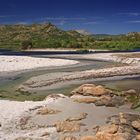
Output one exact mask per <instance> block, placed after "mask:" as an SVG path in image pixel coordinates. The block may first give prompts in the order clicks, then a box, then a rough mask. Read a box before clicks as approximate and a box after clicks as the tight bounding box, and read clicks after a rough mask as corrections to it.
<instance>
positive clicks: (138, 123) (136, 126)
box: [132, 120, 140, 131]
mask: <svg viewBox="0 0 140 140" xmlns="http://www.w3.org/2000/svg"><path fill="white" fill-rule="evenodd" d="M132 127H133V128H134V129H136V130H137V131H140V120H136V121H133V122H132Z"/></svg>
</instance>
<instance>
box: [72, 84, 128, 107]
mask: <svg viewBox="0 0 140 140" xmlns="http://www.w3.org/2000/svg"><path fill="white" fill-rule="evenodd" d="M72 94H74V95H72V96H71V99H73V100H74V101H76V102H79V103H94V104H95V105H96V106H111V107H112V106H121V105H123V104H124V102H125V98H123V97H121V96H118V95H116V93H113V91H111V90H109V89H106V88H105V87H103V86H100V85H99V86H96V85H94V84H84V85H82V86H80V87H78V88H76V89H74V90H73V91H72Z"/></svg>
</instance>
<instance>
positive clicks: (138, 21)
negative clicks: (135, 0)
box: [128, 20, 140, 23]
mask: <svg viewBox="0 0 140 140" xmlns="http://www.w3.org/2000/svg"><path fill="white" fill-rule="evenodd" d="M128 23H140V20H132V21H128Z"/></svg>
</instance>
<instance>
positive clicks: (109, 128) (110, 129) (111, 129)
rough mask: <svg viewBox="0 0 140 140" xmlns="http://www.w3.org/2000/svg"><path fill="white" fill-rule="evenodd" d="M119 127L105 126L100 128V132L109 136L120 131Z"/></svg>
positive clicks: (113, 125)
mask: <svg viewBox="0 0 140 140" xmlns="http://www.w3.org/2000/svg"><path fill="white" fill-rule="evenodd" d="M118 128H119V126H118V125H115V124H111V125H105V126H102V127H100V128H99V130H98V131H99V132H104V133H109V134H115V133H117V131H118Z"/></svg>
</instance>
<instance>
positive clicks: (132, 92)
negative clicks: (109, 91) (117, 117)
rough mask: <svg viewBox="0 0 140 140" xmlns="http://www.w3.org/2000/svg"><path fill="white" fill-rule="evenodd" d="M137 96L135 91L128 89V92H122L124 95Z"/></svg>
mask: <svg viewBox="0 0 140 140" xmlns="http://www.w3.org/2000/svg"><path fill="white" fill-rule="evenodd" d="M136 94H137V92H136V90H134V89H130V90H128V91H124V95H126V96H127V95H136Z"/></svg>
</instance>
